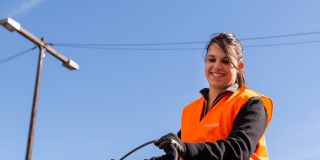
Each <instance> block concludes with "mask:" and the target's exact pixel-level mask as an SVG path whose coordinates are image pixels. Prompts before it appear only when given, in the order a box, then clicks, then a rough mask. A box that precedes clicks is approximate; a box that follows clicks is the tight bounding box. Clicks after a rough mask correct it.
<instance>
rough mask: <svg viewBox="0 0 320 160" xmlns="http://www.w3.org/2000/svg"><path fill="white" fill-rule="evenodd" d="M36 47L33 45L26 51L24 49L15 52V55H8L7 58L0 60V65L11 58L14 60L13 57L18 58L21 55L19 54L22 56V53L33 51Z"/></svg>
mask: <svg viewBox="0 0 320 160" xmlns="http://www.w3.org/2000/svg"><path fill="white" fill-rule="evenodd" d="M35 48H36V47H32V48H31V49H28V50H25V51H23V52H21V53H18V54H15V55H13V56H11V57H8V58H5V59H3V60H0V65H1V64H4V63H6V62H8V61H10V60H13V59H15V58H17V57H19V56H21V55H23V54H25V53H27V52H29V51H31V50H34V49H35Z"/></svg>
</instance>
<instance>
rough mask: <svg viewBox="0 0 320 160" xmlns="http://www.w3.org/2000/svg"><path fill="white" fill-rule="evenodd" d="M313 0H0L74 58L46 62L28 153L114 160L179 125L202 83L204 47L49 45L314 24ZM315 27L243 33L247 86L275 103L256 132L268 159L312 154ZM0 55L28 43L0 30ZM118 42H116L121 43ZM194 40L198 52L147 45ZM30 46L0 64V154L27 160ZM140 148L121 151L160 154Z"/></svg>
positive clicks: (33, 63) (52, 158) (4, 9)
mask: <svg viewBox="0 0 320 160" xmlns="http://www.w3.org/2000/svg"><path fill="white" fill-rule="evenodd" d="M319 6H320V2H319V1H316V0H310V1H292V0H291V1H289V0H283V1H275V0H274V1H265V2H260V1H241V2H240V1H197V2H196V1H181V0H180V1H174V2H172V1H142V0H135V1H102V0H95V1H82V0H80V1H62V0H10V1H9V0H2V1H1V2H0V19H5V18H7V17H11V18H13V19H14V20H16V21H17V22H19V23H20V24H21V26H22V27H23V28H24V29H26V30H28V31H29V32H31V33H32V34H34V35H35V36H37V37H38V38H41V37H45V38H46V42H48V43H54V44H57V45H55V46H53V48H54V49H56V50H57V51H58V52H60V53H61V54H63V55H65V56H66V57H67V58H70V59H73V60H74V61H76V62H77V63H78V64H79V65H80V70H77V71H70V70H68V69H66V68H64V67H63V66H62V65H61V62H60V61H59V60H57V59H56V58H55V57H53V56H52V55H50V54H49V53H46V57H45V58H44V65H43V72H42V79H41V87H40V96H39V105H38V112H37V122H36V130H35V137H34V148H33V154H32V159H33V160H43V159H46V160H56V159H60V160H69V159H77V160H87V159H95V160H105V159H112V158H114V159H120V158H121V157H122V156H123V155H125V154H126V153H127V152H129V151H130V150H132V149H133V148H135V147H137V146H139V145H141V144H143V143H145V142H148V141H151V140H155V139H158V138H160V137H161V136H163V135H165V134H167V133H169V132H173V133H176V132H178V131H179V129H180V118H181V113H182V110H183V108H184V106H185V105H187V104H189V103H190V102H192V101H194V100H196V99H197V98H199V97H200V94H199V92H198V91H199V90H201V89H202V88H204V87H208V84H207V82H206V79H205V76H204V58H203V54H204V53H203V49H201V48H204V46H205V43H200V44H193V45H173V46H140V47H128V48H140V49H141V48H143V49H145V50H130V49H129V50H112V49H89V48H71V47H63V46H61V45H60V46H59V45H58V44H59V43H76V44H79V43H81V44H140V43H143V44H146V43H175V42H194V41H207V40H209V38H210V35H211V34H213V33H217V32H232V33H234V34H235V35H236V36H237V37H238V38H240V39H244V38H253V37H265V36H276V35H286V34H296V33H307V32H317V31H320V21H319V15H320V10H319ZM319 35H320V34H311V35H304V36H293V37H284V38H273V39H261V40H251V41H249V40H248V41H242V44H243V45H244V46H245V47H244V50H245V77H246V81H247V83H248V86H249V88H251V89H253V90H256V91H258V92H260V93H261V94H264V95H266V96H268V97H270V98H272V99H273V101H274V115H273V119H272V120H271V123H270V125H269V127H268V129H267V131H266V141H267V147H268V153H269V156H270V159H272V160H316V159H319V158H320V147H319V143H320V138H319V136H318V135H319V133H320V123H319V120H320V118H319V117H320V116H319V115H320V109H319V106H320V99H319V98H318V91H319V90H320V87H319V85H318V83H319V81H320V75H319V70H318V67H319V65H318V61H319V58H320V54H319V51H320V48H319V47H318V46H319V44H320V43H306V44H296V45H282V46H270V47H248V46H252V45H265V44H279V43H294V42H306V41H317V40H320V38H319ZM0 37H1V38H0V49H1V51H0V53H1V54H0V60H2V59H5V58H7V57H10V56H13V55H15V54H17V53H20V52H22V51H24V50H27V49H30V48H32V47H34V46H35V45H34V44H33V43H31V42H30V41H29V40H27V39H26V38H24V37H22V36H21V35H19V34H18V33H17V32H12V33H11V32H8V31H7V30H6V29H5V28H3V27H0ZM120 48H124V47H120ZM170 48H171V49H172V48H184V49H186V48H200V49H198V50H191V49H189V50H146V49H170ZM38 52H39V51H38V49H36V50H33V51H31V52H28V53H26V54H24V55H22V56H19V57H18V58H15V59H13V60H11V61H7V62H6V63H2V64H0V74H1V79H0V82H1V83H0V88H1V89H0V96H1V98H0V128H1V132H0V159H1V160H2V159H3V160H16V159H23V158H24V157H25V151H26V144H27V136H28V129H29V120H30V113H31V105H32V97H33V90H34V84H35V76H36V67H37V58H38ZM162 154H163V151H161V150H159V149H157V148H156V147H155V146H153V145H150V146H147V147H145V148H143V149H141V150H139V151H137V152H135V153H134V154H132V155H131V156H130V157H128V158H126V159H145V158H150V157H152V156H159V155H162Z"/></svg>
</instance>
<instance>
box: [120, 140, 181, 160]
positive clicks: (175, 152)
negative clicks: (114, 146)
mask: <svg viewBox="0 0 320 160" xmlns="http://www.w3.org/2000/svg"><path fill="white" fill-rule="evenodd" d="M155 141H157V140H154V141H150V142H147V143H145V144H143V145H141V146H139V147H137V148H135V149H134V150H132V151H131V152H129V153H128V154H126V155H125V156H123V157H122V158H121V159H120V160H123V159H125V158H126V157H128V156H129V155H130V154H131V153H133V152H135V151H137V150H138V149H140V148H142V147H144V146H146V145H148V144H151V143H154V142H155ZM170 147H171V149H172V150H173V154H174V160H178V151H177V149H176V148H175V147H174V146H173V145H172V144H170Z"/></svg>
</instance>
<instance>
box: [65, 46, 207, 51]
mask: <svg viewBox="0 0 320 160" xmlns="http://www.w3.org/2000/svg"><path fill="white" fill-rule="evenodd" d="M60 47H70V48H88V49H107V50H156V51H157V50H160V51H163V50H200V49H204V48H108V47H85V46H60Z"/></svg>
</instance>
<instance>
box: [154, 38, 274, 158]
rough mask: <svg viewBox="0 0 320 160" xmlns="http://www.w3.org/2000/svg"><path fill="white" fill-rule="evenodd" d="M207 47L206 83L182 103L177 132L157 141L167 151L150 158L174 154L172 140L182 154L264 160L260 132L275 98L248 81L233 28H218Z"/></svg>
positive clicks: (187, 155)
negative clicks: (225, 30)
mask: <svg viewBox="0 0 320 160" xmlns="http://www.w3.org/2000/svg"><path fill="white" fill-rule="evenodd" d="M206 49H207V54H206V58H205V69H204V71H205V76H206V78H207V81H208V84H209V88H204V89H202V90H201V91H200V94H201V95H202V97H201V98H199V99H198V100H196V101H194V102H192V103H190V104H189V105H187V106H186V107H185V108H184V110H183V113H182V119H181V130H180V131H179V132H178V134H177V135H175V134H173V133H169V134H167V135H165V136H163V137H161V138H160V139H159V140H158V141H157V142H156V143H155V145H156V146H158V147H159V148H160V149H163V150H164V151H165V152H166V153H167V154H166V155H163V156H161V157H153V158H152V159H153V160H171V159H173V156H172V155H171V154H172V150H171V149H170V147H169V145H170V144H172V145H174V146H175V147H176V148H177V151H178V155H179V157H180V158H182V159H184V160H199V159H216V160H218V159H219V160H230V159H232V160H248V159H250V160H262V159H263V160H267V159H268V154H267V147H266V142H265V138H264V132H265V130H266V128H267V126H268V124H269V122H270V120H271V117H272V110H273V104H272V100H271V99H269V98H268V97H265V96H263V95H261V94H259V93H257V92H255V91H253V90H250V89H248V87H247V86H246V82H245V79H244V75H243V67H244V58H243V49H242V45H241V43H240V41H239V40H238V39H237V38H236V37H235V36H234V35H233V34H232V33H220V34H216V35H214V36H213V37H212V39H211V40H210V42H209V43H208V45H207V47H206Z"/></svg>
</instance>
